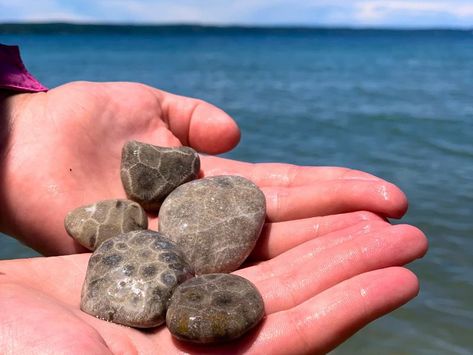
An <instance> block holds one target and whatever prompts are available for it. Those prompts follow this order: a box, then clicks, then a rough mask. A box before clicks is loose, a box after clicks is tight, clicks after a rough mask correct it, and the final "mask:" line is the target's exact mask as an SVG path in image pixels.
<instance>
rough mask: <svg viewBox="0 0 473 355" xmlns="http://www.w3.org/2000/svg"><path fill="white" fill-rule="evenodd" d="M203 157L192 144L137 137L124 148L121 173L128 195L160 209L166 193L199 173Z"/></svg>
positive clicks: (147, 207)
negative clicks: (169, 144) (162, 143)
mask: <svg viewBox="0 0 473 355" xmlns="http://www.w3.org/2000/svg"><path fill="white" fill-rule="evenodd" d="M199 169H200V158H199V155H198V154H197V152H196V151H195V150H193V149H192V148H190V147H178V148H165V147H158V146H154V145H151V144H146V143H142V142H137V141H130V142H127V143H126V144H125V145H124V146H123V149H122V160H121V169H120V176H121V179H122V183H123V187H124V188H125V191H126V194H127V196H128V198H130V199H131V200H133V201H136V202H138V203H139V204H140V205H141V206H143V207H144V208H145V209H146V210H158V209H159V207H160V205H161V203H162V201H163V200H164V199H165V198H166V196H167V195H168V194H169V193H170V192H171V191H173V190H174V189H175V188H176V187H178V186H179V185H182V184H183V183H186V182H188V181H191V180H193V179H195V178H196V177H197V176H198V174H199Z"/></svg>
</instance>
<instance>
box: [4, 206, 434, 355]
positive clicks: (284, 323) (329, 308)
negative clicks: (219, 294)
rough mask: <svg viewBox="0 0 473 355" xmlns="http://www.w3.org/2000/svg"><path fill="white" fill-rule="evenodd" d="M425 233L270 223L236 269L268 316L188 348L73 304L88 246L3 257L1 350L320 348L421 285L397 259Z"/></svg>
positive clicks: (347, 218) (363, 221)
mask: <svg viewBox="0 0 473 355" xmlns="http://www.w3.org/2000/svg"><path fill="white" fill-rule="evenodd" d="M426 249H427V242H426V239H425V237H424V235H423V234H422V233H421V232H420V231H419V230H417V229H415V228H414V227H411V226H407V225H398V226H391V225H390V224H389V223H387V222H386V221H384V220H383V219H382V218H380V217H378V216H377V215H375V214H372V213H369V212H354V213H347V214H341V215H331V216H326V217H315V218H308V219H301V220H295V221H294V220H293V221H287V222H277V223H267V224H266V226H265V229H264V232H263V237H262V239H260V241H259V242H258V244H257V246H256V248H255V250H254V252H253V254H252V255H251V264H248V265H246V266H245V267H243V268H242V269H240V270H238V271H236V273H237V274H239V275H240V276H243V277H245V278H247V279H249V280H250V281H252V282H253V283H254V284H255V285H256V286H257V288H258V289H259V290H260V292H261V293H262V296H263V299H264V303H265V310H266V317H265V319H264V320H263V322H262V323H261V324H260V325H259V326H257V327H256V328H255V329H254V330H252V331H250V333H248V334H247V335H245V336H244V337H243V338H241V339H240V340H237V341H235V342H231V343H228V344H222V345H220V346H193V345H189V344H184V343H182V342H179V341H176V340H173V338H172V337H171V335H170V333H169V332H168V330H167V329H166V327H164V326H161V327H158V328H155V329H150V330H137V329H133V328H128V327H124V326H120V325H117V324H113V323H109V322H105V321H102V320H99V319H97V318H94V317H92V316H90V315H88V314H85V313H83V312H81V311H80V310H79V303H80V288H81V285H82V283H83V280H84V276H85V271H86V265H87V261H88V258H89V256H90V254H79V255H69V256H62V257H51V258H34V259H24V260H13V261H2V262H0V314H1V315H2V317H0V348H1V349H2V351H4V352H5V353H6V354H14V353H15V354H17V353H21V354H30V353H41V354H44V353H48V354H49V353H52V354H53V353H54V354H57V353H66V354H107V353H114V354H116V353H123V354H136V353H138V354H156V353H160V354H161V353H162V354H175V353H191V354H194V353H196V354H197V353H201V354H241V353H246V354H262V353H266V354H275V355H282V354H318V353H325V352H327V351H330V350H331V349H333V348H334V347H336V346H337V345H338V344H340V343H341V342H343V341H344V340H345V339H347V338H348V337H350V336H351V335H352V334H353V333H355V332H356V331H358V330H359V329H361V328H362V327H363V326H364V325H366V324H367V323H369V322H371V321H372V320H374V319H376V318H378V317H380V316H382V315H384V314H386V313H388V312H391V311H392V310H394V309H395V308H397V307H399V306H401V305H402V304H404V303H405V302H407V301H408V300H410V299H411V298H413V297H414V296H415V295H416V294H417V292H418V282H417V279H416V277H415V276H414V275H413V274H412V273H411V272H410V271H408V270H407V269H405V268H402V267H399V266H400V265H404V264H406V263H409V262H411V261H413V260H415V259H416V258H419V257H422V256H423V254H424V253H425V251H426Z"/></svg>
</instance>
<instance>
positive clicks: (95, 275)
mask: <svg viewBox="0 0 473 355" xmlns="http://www.w3.org/2000/svg"><path fill="white" fill-rule="evenodd" d="M190 277H192V274H191V269H190V267H189V266H188V265H187V264H186V262H185V260H184V258H183V256H182V254H181V252H180V251H179V250H178V249H177V247H176V246H175V244H174V243H173V242H171V241H170V240H168V239H166V238H164V237H163V236H162V235H161V234H160V233H157V232H153V231H150V230H146V231H135V232H129V233H125V234H121V235H119V236H118V237H115V238H112V239H109V240H107V241H106V242H104V243H103V244H102V245H100V247H98V248H97V250H96V251H95V252H94V253H93V254H92V256H91V258H90V260H89V264H88V267H87V273H86V278H85V282H84V286H83V287H82V295H81V304H80V307H81V309H82V310H83V311H84V312H86V313H89V314H91V315H93V316H96V317H98V318H100V319H104V320H107V321H111V322H114V323H119V324H123V325H128V326H132V327H138V328H149V327H155V326H158V325H160V324H162V323H163V322H164V320H165V316H166V309H167V306H168V302H169V299H170V297H171V294H172V292H173V291H174V289H175V288H176V286H177V285H178V284H180V283H181V282H183V281H185V280H187V279H188V278H190Z"/></svg>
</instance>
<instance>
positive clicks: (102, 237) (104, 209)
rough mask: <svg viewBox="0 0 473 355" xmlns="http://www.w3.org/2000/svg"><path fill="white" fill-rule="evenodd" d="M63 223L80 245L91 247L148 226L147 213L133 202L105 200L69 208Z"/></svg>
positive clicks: (91, 248) (94, 247)
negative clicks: (69, 210) (71, 209)
mask: <svg viewBox="0 0 473 355" xmlns="http://www.w3.org/2000/svg"><path fill="white" fill-rule="evenodd" d="M64 227H65V228H66V231H67V233H68V234H69V235H70V236H71V237H73V238H74V239H75V240H76V241H77V242H79V243H80V244H81V245H83V246H84V247H86V248H88V249H90V250H95V249H96V248H97V247H98V246H99V245H100V244H102V243H103V242H104V241H106V240H107V239H110V238H113V237H116V236H117V235H119V234H121V233H126V232H131V231H134V230H141V229H146V228H148V217H147V216H146V212H145V211H144V210H143V208H142V207H141V206H140V205H139V204H138V203H136V202H133V201H130V200H105V201H100V202H97V203H94V204H92V205H87V206H82V207H79V208H76V209H75V210H73V211H71V212H69V213H68V214H67V216H66V218H65V219H64Z"/></svg>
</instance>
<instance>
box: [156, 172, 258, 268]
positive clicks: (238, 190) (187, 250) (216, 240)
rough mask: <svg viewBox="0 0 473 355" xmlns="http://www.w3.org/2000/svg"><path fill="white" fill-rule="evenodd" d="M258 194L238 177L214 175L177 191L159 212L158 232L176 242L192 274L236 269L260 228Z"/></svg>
mask: <svg viewBox="0 0 473 355" xmlns="http://www.w3.org/2000/svg"><path fill="white" fill-rule="evenodd" d="M265 214H266V200H265V197H264V194H263V192H262V191H261V190H260V189H259V188H258V187H257V186H256V185H255V184H253V183H252V182H251V181H249V180H247V179H245V178H243V177H240V176H214V177H209V178H205V179H200V180H194V181H191V182H188V183H186V184H184V185H181V186H179V187H178V188H177V189H176V190H174V191H173V192H172V193H171V194H170V195H169V196H168V197H167V198H166V200H165V201H164V202H163V204H162V206H161V209H160V211H159V231H160V232H161V233H163V234H164V235H165V236H166V237H168V238H170V239H171V240H173V241H175V242H176V244H177V245H178V246H179V248H180V249H181V250H182V251H183V253H184V255H185V257H186V258H187V261H188V262H189V264H190V265H191V266H192V268H193V269H194V272H195V273H196V274H197V275H201V274H209V273H215V272H232V271H234V270H236V269H237V268H238V267H239V266H240V265H241V264H242V263H243V261H244V260H245V259H246V258H247V257H248V255H249V254H250V252H251V251H252V250H253V248H254V246H255V244H256V241H257V240H258V237H259V234H260V232H261V229H262V227H263V224H264V220H265Z"/></svg>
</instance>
